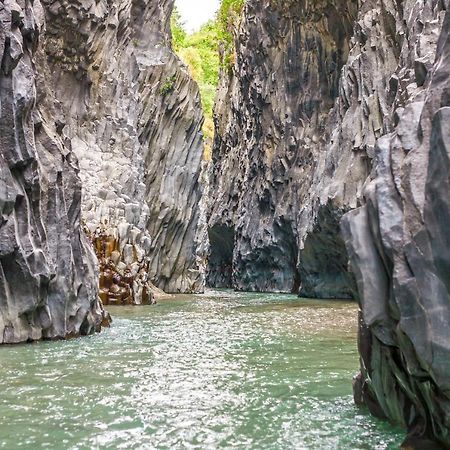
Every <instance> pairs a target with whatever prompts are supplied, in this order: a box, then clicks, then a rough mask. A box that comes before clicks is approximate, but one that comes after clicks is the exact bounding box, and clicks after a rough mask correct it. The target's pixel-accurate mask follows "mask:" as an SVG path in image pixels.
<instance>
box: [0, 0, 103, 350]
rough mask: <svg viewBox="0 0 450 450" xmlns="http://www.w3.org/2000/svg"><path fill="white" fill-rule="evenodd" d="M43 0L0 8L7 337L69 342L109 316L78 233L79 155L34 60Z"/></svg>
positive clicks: (0, 287)
mask: <svg viewBox="0 0 450 450" xmlns="http://www.w3.org/2000/svg"><path fill="white" fill-rule="evenodd" d="M44 26H45V24H44V18H43V10H42V7H41V5H40V3H39V2H38V1H35V2H32V1H28V0H25V1H23V2H19V3H16V2H14V1H5V2H2V3H1V5H0V55H1V58H2V63H1V72H0V211H1V215H0V343H18V342H24V341H30V340H38V339H58V338H69V337H74V336H77V335H80V334H89V333H92V332H94V331H98V330H99V329H100V327H101V325H102V324H103V325H106V324H107V323H108V318H107V315H106V314H105V312H104V311H103V307H102V305H101V302H100V301H99V300H98V288H97V277H98V273H97V270H96V265H95V255H94V253H93V252H92V249H91V247H90V244H89V242H88V240H87V238H86V236H85V234H84V233H83V231H82V230H81V224H80V213H81V182H80V178H79V176H78V170H77V167H76V158H75V156H74V154H73V153H72V152H71V151H70V150H69V149H68V148H67V147H65V146H64V145H63V142H62V140H61V139H60V138H59V136H57V135H56V134H55V132H54V129H53V122H49V121H48V117H47V116H46V114H45V108H44V105H43V103H42V102H41V96H42V95H43V91H41V90H39V88H38V89H37V85H38V83H36V78H37V77H38V74H37V71H36V67H35V65H34V58H35V57H36V55H37V52H38V48H39V45H40V42H41V38H42V33H43V31H44Z"/></svg>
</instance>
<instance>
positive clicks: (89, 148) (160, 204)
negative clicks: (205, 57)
mask: <svg viewBox="0 0 450 450" xmlns="http://www.w3.org/2000/svg"><path fill="white" fill-rule="evenodd" d="M42 3H43V5H44V9H45V15H46V19H47V29H46V32H45V35H44V37H43V45H42V55H41V56H42V57H41V58H40V59H39V73H40V75H41V78H42V80H41V81H42V83H45V84H46V85H47V86H48V87H49V90H50V92H49V95H48V96H47V104H48V111H49V112H50V113H51V115H52V117H53V118H54V119H53V120H54V121H55V127H56V129H58V130H60V133H61V135H62V137H63V138H64V140H65V142H66V145H67V146H68V147H69V148H71V149H72V151H73V152H74V153H75V154H76V155H77V157H78V160H79V167H80V176H81V179H82V184H83V199H82V216H83V220H84V222H85V224H86V226H87V228H88V230H89V234H90V236H91V238H92V240H93V241H94V242H95V243H96V248H97V253H98V256H99V259H100V263H101V271H102V280H109V279H110V278H111V273H113V274H115V275H114V276H113V279H116V278H117V279H118V281H117V283H116V282H115V283H113V284H111V283H110V282H109V281H108V282H106V283H105V284H102V286H101V292H100V294H101V296H102V299H103V300H104V301H105V302H108V303H109V302H112V303H146V302H148V301H150V297H151V295H150V292H151V291H152V286H153V284H154V285H156V286H157V287H158V288H161V289H163V290H165V291H166V292H197V291H201V290H202V289H203V284H204V283H203V274H202V264H203V262H202V256H201V255H198V254H197V242H196V233H197V228H198V223H199V214H200V213H199V208H198V204H199V201H200V196H201V189H200V185H199V181H198V179H199V175H200V166H201V159H202V153H203V143H202V136H201V132H200V130H201V127H202V123H203V113H202V109H201V105H200V97H199V93H198V88H197V85H196V84H195V83H194V82H193V81H192V79H191V78H190V76H189V74H188V72H187V69H186V68H185V67H184V66H183V65H182V64H181V63H180V61H179V60H178V58H177V57H176V56H175V55H174V53H173V52H172V51H171V49H170V39H171V37H170V30H169V22H170V15H171V11H172V7H173V0H164V1H156V0H155V1H143V0H114V1H107V0H100V1H96V0H86V1H82V2H78V1H77V2H74V1H69V0H42Z"/></svg>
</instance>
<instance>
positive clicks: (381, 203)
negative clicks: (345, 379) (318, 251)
mask: <svg viewBox="0 0 450 450" xmlns="http://www.w3.org/2000/svg"><path fill="white" fill-rule="evenodd" d="M428 6H429V8H424V9H423V10H415V11H412V12H411V13H410V15H409V17H408V21H407V26H408V27H409V33H411V34H412V36H414V33H415V32H417V28H416V27H417V26H420V29H421V30H426V28H427V27H429V28H430V29H433V28H434V31H435V33H433V34H431V36H433V37H435V38H437V37H438V33H437V31H438V30H439V28H440V26H439V25H440V24H441V23H442V18H443V17H444V11H442V5H441V4H439V3H437V2H436V3H431V4H430V5H428ZM405 12H406V11H405ZM449 31H450V14H449V12H447V13H446V15H445V20H444V23H443V25H442V31H441V33H440V38H439V41H438V44H437V48H436V46H435V40H434V41H433V40H431V39H429V40H428V46H427V47H425V48H424V50H426V49H427V50H428V51H429V52H430V53H429V54H425V56H423V57H421V58H420V60H421V62H420V65H419V68H420V70H418V65H417V59H414V58H412V57H411V56H414V54H410V49H407V48H406V47H403V48H402V52H401V56H402V57H403V61H404V62H405V66H404V67H399V71H398V75H397V78H398V79H399V80H400V83H399V85H400V86H401V85H403V86H406V87H407V89H408V91H409V92H402V90H401V89H399V90H398V91H397V97H396V102H395V103H394V107H395V116H396V122H397V123H396V126H395V128H394V129H393V130H392V132H391V133H390V134H387V135H385V136H384V137H382V138H381V139H379V140H378V141H377V143H376V147H375V162H374V170H373V176H372V177H371V178H370V179H369V180H368V181H367V184H366V187H365V189H364V201H363V205H362V206H361V207H360V208H358V209H356V210H355V211H352V212H350V213H348V214H347V215H346V216H345V217H344V220H343V232H344V235H345V238H346V241H347V246H348V249H349V254H350V259H351V264H352V268H353V271H354V272H355V275H356V278H357V282H358V288H359V294H360V302H361V307H362V317H361V324H360V328H361V329H360V353H361V359H362V364H361V374H360V375H359V377H358V378H357V379H356V386H355V396H356V399H357V401H358V402H362V403H365V404H367V405H368V406H369V408H370V409H371V411H372V412H373V413H374V414H376V415H379V416H382V417H387V418H389V419H391V420H394V421H396V422H399V423H402V424H403V425H405V426H406V427H407V429H408V432H409V434H408V437H407V439H406V441H405V444H404V446H405V448H417V449H419V448H420V449H421V448H450V431H449V430H450V426H449V424H450V412H449V411H450V389H449V387H450V364H449V362H450V340H449V336H450V291H449V288H450V286H449V280H450V277H449V275H450V272H449V268H450V258H449V254H448V252H449V250H448V249H449V242H448V241H449V228H448V223H449V219H450V206H449V198H450V197H449V194H450V186H449V180H448V174H449V169H450V167H449V162H450V160H449V158H450V154H449V143H450V128H449V126H450V96H449V92H450V77H449V76H450V39H449ZM422 33H423V31H422ZM422 33H420V32H419V34H418V36H417V38H418V39H417V41H415V42H416V43H418V42H420V41H422V42H423V36H422ZM429 36H430V35H429ZM430 41H431V45H430ZM416 55H417V56H421V54H420V53H419V52H417V53H416ZM424 60H426V61H429V62H430V63H429V64H428V66H427V67H428V68H427V73H426V75H424V74H423V71H422V70H423V61H424ZM408 82H409V84H408ZM402 94H403V95H402Z"/></svg>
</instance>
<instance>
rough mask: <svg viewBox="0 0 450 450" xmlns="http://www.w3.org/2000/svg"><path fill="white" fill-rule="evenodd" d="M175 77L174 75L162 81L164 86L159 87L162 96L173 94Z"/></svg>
mask: <svg viewBox="0 0 450 450" xmlns="http://www.w3.org/2000/svg"><path fill="white" fill-rule="evenodd" d="M176 78H177V76H176V75H175V74H174V75H172V76H170V77H167V78H166V81H164V84H163V85H162V86H161V89H160V93H161V94H162V95H167V94H170V93H171V92H173V90H174V89H175V81H176Z"/></svg>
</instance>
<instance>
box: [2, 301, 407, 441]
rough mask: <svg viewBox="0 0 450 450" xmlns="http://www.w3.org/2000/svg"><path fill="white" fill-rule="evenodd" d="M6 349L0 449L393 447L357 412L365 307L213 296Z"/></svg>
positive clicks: (121, 312) (120, 315)
mask: <svg viewBox="0 0 450 450" xmlns="http://www.w3.org/2000/svg"><path fill="white" fill-rule="evenodd" d="M109 309H110V312H111V314H112V315H113V317H114V323H113V326H112V327H111V328H110V329H108V330H106V331H104V332H102V333H101V334H97V335H95V336H90V337H86V338H81V339H76V340H72V341H65V342H44V343H37V344H31V345H21V346H12V347H1V348H0V360H1V368H0V385H1V392H0V448H1V449H30V450H31V449H33V450H34V449H42V448H45V449H58V450H61V449H72V450H75V449H216V448H227V449H391V448H392V449H394V448H398V445H399V443H400V442H401V437H402V435H401V430H398V429H393V428H392V427H391V426H390V425H389V424H386V423H384V422H381V421H378V420H376V419H373V418H372V417H370V416H369V415H368V414H366V413H365V412H361V411H359V410H358V409H357V408H355V407H354V405H353V403H352V398H351V379H352V376H353V375H354V373H355V372H356V370H357V367H358V357H357V353H356V337H355V335H356V312H357V311H356V306H355V305H354V304H352V303H347V302H317V301H308V300H301V299H297V298H295V297H292V296H281V295H267V294H236V293H231V292H210V293H208V295H205V296H182V297H181V296H180V297H175V298H173V299H170V300H165V301H161V302H160V303H159V304H158V305H156V306H149V307H134V308H133V307H112V308H109Z"/></svg>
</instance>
